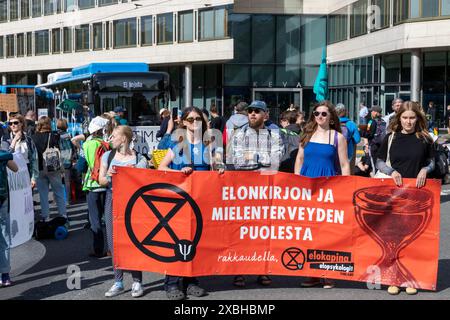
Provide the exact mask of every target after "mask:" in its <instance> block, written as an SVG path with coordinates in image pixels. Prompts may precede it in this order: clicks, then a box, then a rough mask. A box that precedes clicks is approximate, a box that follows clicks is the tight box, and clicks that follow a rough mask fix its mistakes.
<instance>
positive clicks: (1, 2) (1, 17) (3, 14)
mask: <svg viewBox="0 0 450 320" xmlns="http://www.w3.org/2000/svg"><path fill="white" fill-rule="evenodd" d="M7 20H8V0H0V22H6V21H7Z"/></svg>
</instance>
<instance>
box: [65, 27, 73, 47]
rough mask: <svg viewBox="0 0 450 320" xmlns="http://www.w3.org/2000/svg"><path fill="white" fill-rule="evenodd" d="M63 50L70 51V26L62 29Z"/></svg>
mask: <svg viewBox="0 0 450 320" xmlns="http://www.w3.org/2000/svg"><path fill="white" fill-rule="evenodd" d="M63 38H64V44H63V51H64V52H72V28H70V27H65V28H64V29H63Z"/></svg>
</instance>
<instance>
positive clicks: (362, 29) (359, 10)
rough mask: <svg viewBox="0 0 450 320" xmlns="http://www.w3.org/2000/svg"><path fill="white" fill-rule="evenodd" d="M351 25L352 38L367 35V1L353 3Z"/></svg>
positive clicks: (360, 0)
mask: <svg viewBox="0 0 450 320" xmlns="http://www.w3.org/2000/svg"><path fill="white" fill-rule="evenodd" d="M350 24H351V29H350V31H351V32H350V36H351V37H352V38H353V37H357V36H360V35H363V34H366V33H367V0H359V1H357V2H355V3H353V6H352V15H351V19H350Z"/></svg>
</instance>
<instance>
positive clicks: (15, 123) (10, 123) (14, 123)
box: [9, 121, 20, 126]
mask: <svg viewBox="0 0 450 320" xmlns="http://www.w3.org/2000/svg"><path fill="white" fill-rule="evenodd" d="M19 123H20V121H10V122H9V125H10V126H17V125H18V124H19Z"/></svg>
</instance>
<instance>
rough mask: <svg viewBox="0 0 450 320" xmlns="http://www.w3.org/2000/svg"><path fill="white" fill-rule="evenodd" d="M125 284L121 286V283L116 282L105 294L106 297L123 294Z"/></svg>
mask: <svg viewBox="0 0 450 320" xmlns="http://www.w3.org/2000/svg"><path fill="white" fill-rule="evenodd" d="M123 290H124V289H123V284H121V283H120V282H116V283H114V284H113V286H112V287H111V288H110V289H109V290H108V291H107V292H105V297H108V298H111V297H115V296H117V295H119V294H121V293H122V292H123Z"/></svg>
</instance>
